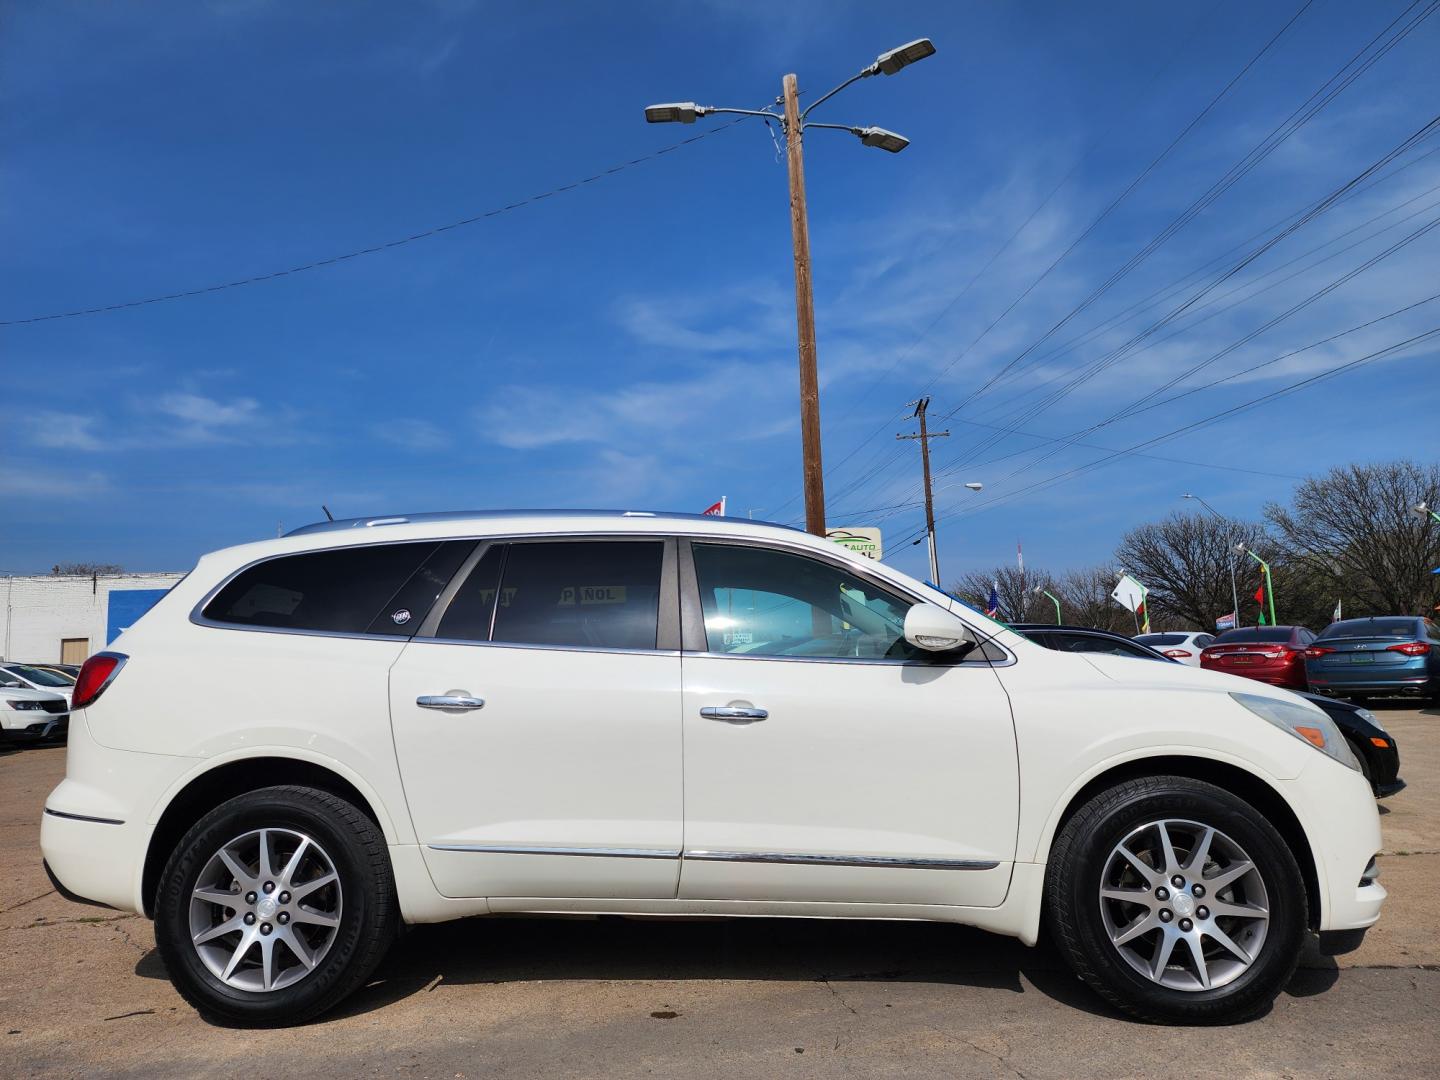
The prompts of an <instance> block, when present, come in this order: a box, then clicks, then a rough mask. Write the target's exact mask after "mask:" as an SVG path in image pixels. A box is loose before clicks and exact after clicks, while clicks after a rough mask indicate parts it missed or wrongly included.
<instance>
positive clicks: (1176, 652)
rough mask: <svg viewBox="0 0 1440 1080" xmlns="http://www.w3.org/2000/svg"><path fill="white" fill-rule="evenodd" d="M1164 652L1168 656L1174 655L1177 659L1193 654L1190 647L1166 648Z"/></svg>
mask: <svg viewBox="0 0 1440 1080" xmlns="http://www.w3.org/2000/svg"><path fill="white" fill-rule="evenodd" d="M1164 653H1165V655H1166V656H1169V657H1172V658H1173V659H1175V660H1182V659H1184V658H1185V657H1187V656H1189V655H1191V653H1190V650H1189V649H1165V650H1164Z"/></svg>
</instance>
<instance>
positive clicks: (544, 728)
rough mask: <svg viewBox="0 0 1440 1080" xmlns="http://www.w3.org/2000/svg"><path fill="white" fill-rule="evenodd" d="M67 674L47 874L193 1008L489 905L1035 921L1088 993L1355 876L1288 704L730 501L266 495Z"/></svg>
mask: <svg viewBox="0 0 1440 1080" xmlns="http://www.w3.org/2000/svg"><path fill="white" fill-rule="evenodd" d="M75 704H76V706H77V708H76V711H75V714H74V717H75V720H74V724H73V727H72V730H71V733H70V748H69V758H68V763H67V772H66V777H65V779H64V781H63V782H62V783H61V784H60V785H59V786H58V787H57V788H56V789H55V790H54V791H53V792H51V794H50V796H49V797H48V799H47V800H46V804H45V810H44V815H43V823H42V828H41V846H42V848H43V851H44V857H45V860H46V864H47V866H48V868H49V871H50V873H51V875H52V878H53V879H54V880H55V882H56V884H57V887H58V888H59V889H60V890H61V891H62V892H64V893H65V894H66V895H68V896H71V897H72V898H73V897H83V898H86V899H89V900H92V901H95V902H98V903H101V904H106V905H109V906H111V907H114V908H118V909H121V910H125V911H140V912H144V913H145V914H146V915H148V916H150V917H152V918H153V919H154V920H155V935H156V940H157V943H158V946H159V949H160V952H161V955H162V957H163V958H164V961H165V964H166V967H167V968H168V970H169V972H170V975H171V978H172V979H173V980H174V982H175V985H176V986H177V988H178V989H179V990H180V992H181V993H182V994H183V995H184V996H185V997H186V998H187V999H188V1000H189V1001H190V1002H191V1003H192V1004H194V1005H195V1006H196V1007H197V1008H199V1009H200V1010H201V1011H202V1012H204V1013H206V1014H207V1015H209V1016H212V1017H217V1018H222V1019H224V1020H226V1021H229V1022H239V1023H253V1024H271V1025H273V1024H287V1023H297V1022H301V1021H304V1020H306V1019H308V1018H310V1017H313V1016H316V1015H318V1014H319V1013H321V1012H322V1011H324V1010H325V1009H328V1008H330V1007H331V1006H333V1005H334V1004H335V1003H336V1002H338V1001H339V1000H340V999H341V998H343V997H344V996H345V995H346V994H348V993H350V992H351V991H352V990H354V989H355V988H356V987H358V986H360V985H361V984H362V983H363V982H364V981H365V979H366V978H367V977H368V976H369V974H370V972H371V971H372V970H373V969H374V968H375V966H376V964H378V963H379V961H380V959H381V957H382V956H383V954H384V953H385V950H386V949H387V948H388V947H389V946H390V943H391V941H392V940H393V939H394V938H395V936H396V933H397V930H398V929H399V926H400V924H401V923H402V922H403V923H429V922H440V921H443V920H448V919H458V918H464V917H467V916H474V915H501V914H507V913H513V912H524V913H532V914H533V913H564V914H573V913H603V912H608V913H618V914H634V915H647V916H653V915H686V916H694V915H705V916H713V915H767V916H812V917H813V916H822V917H844V918H856V919H862V918H883V919H929V920H940V921H946V922H955V923H963V924H967V925H970V926H977V927H982V928H984V929H986V930H992V931H995V932H998V933H1001V934H1008V935H1012V936H1014V937H1018V938H1020V939H1021V940H1023V941H1025V942H1027V943H1031V944H1033V943H1034V942H1035V940H1036V939H1037V937H1038V936H1039V934H1040V929H1041V924H1042V922H1044V923H1047V924H1048V925H1049V927H1050V928H1051V930H1052V931H1053V933H1054V936H1055V938H1056V940H1057V941H1058V942H1059V944H1060V947H1061V949H1062V951H1063V953H1064V954H1065V956H1066V957H1067V958H1068V959H1069V961H1070V962H1071V964H1072V965H1073V966H1074V968H1075V970H1076V972H1077V973H1078V974H1079V975H1080V976H1081V977H1082V978H1083V979H1084V980H1085V981H1086V982H1088V983H1089V984H1090V985H1091V986H1092V987H1094V988H1095V989H1096V990H1097V991H1098V992H1099V993H1100V994H1102V995H1103V996H1104V997H1105V998H1107V999H1108V1000H1109V1001H1111V1002H1113V1003H1114V1004H1115V1005H1117V1006H1119V1007H1120V1008H1122V1009H1125V1010H1127V1011H1129V1012H1130V1013H1132V1014H1134V1015H1136V1016H1140V1017H1144V1018H1147V1019H1151V1020H1157V1021H1181V1022H1186V1021H1194V1022H1206V1021H1216V1020H1222V1019H1223V1020H1234V1019H1240V1018H1243V1017H1247V1016H1251V1015H1254V1014H1255V1013H1257V1012H1258V1011H1261V1010H1263V1009H1264V1008H1265V1007H1266V1006H1267V1005H1268V1004H1269V1002H1270V1001H1271V1000H1272V999H1273V998H1274V997H1275V995H1276V994H1277V993H1278V992H1279V990H1280V988H1281V987H1283V986H1284V985H1285V983H1286V981H1287V980H1288V979H1289V977H1290V974H1291V972H1292V971H1293V970H1294V968H1295V966H1296V962H1297V961H1298V959H1299V956H1300V950H1301V946H1302V944H1303V942H1304V940H1305V939H1306V936H1307V934H1308V933H1310V932H1312V931H1313V932H1319V933H1320V934H1321V936H1322V941H1321V944H1322V946H1325V947H1328V948H1331V949H1339V948H1343V947H1345V946H1347V945H1353V944H1355V942H1356V939H1357V937H1358V936H1359V935H1360V934H1362V933H1363V931H1364V929H1365V928H1366V927H1368V926H1370V925H1371V924H1372V923H1374V922H1375V921H1376V919H1377V918H1378V917H1379V914H1380V907H1381V904H1382V902H1383V901H1384V899H1385V889H1384V887H1383V886H1381V885H1380V884H1379V883H1378V881H1377V880H1376V877H1377V873H1378V872H1377V869H1376V865H1375V859H1374V856H1375V854H1376V852H1378V851H1379V850H1380V824H1379V819H1378V817H1377V813H1376V809H1375V802H1374V799H1373V797H1372V796H1371V792H1370V789H1369V787H1368V786H1367V784H1366V783H1365V780H1364V778H1363V777H1362V776H1361V774H1360V772H1359V769H1358V768H1357V765H1356V762H1355V760H1354V758H1353V757H1352V756H1351V752H1350V750H1349V748H1348V746H1347V744H1346V742H1345V739H1344V737H1343V736H1342V735H1341V734H1340V733H1339V732H1338V731H1337V730H1336V729H1335V727H1334V726H1333V725H1332V723H1331V721H1330V720H1329V719H1328V717H1327V716H1326V715H1325V714H1324V713H1323V712H1321V711H1320V710H1319V709H1317V708H1315V707H1314V706H1312V705H1310V704H1309V703H1307V702H1304V701H1302V700H1300V699H1298V698H1296V697H1294V696H1292V695H1291V694H1289V693H1287V692H1285V691H1283V690H1278V689H1275V688H1273V687H1269V686H1264V685H1259V684H1256V683H1254V682H1251V681H1249V680H1244V679H1239V678H1235V677H1231V676H1227V675H1223V674H1221V673H1217V672H1209V671H1195V670H1192V669H1189V668H1185V667H1181V666H1180V665H1176V664H1136V663H1134V662H1133V661H1132V660H1128V659H1125V658H1122V657H1107V656H1094V655H1081V654H1066V653H1057V652H1052V651H1050V650H1048V649H1045V648H1042V647H1040V646H1038V645H1035V644H1033V643H1031V642H1028V641H1026V640H1025V639H1024V638H1022V637H1020V636H1019V635H1017V634H1014V633H1012V632H1010V631H1008V630H1007V629H1006V628H1005V627H1003V626H1001V625H1000V624H998V623H995V622H991V621H990V620H988V619H986V618H984V617H983V616H981V615H978V614H977V613H976V612H974V611H972V610H970V609H968V608H966V607H964V606H963V605H961V604H960V603H958V602H956V601H953V600H952V599H951V598H950V597H948V596H946V595H944V594H942V593H939V592H937V591H935V590H934V589H932V588H930V587H929V586H926V585H923V584H921V583H920V582H918V581H915V580H914V579H912V578H909V577H907V576H905V575H904V574H901V573H899V572H898V571H895V570H893V569H891V568H889V567H887V566H885V565H883V564H880V563H875V562H872V561H869V560H866V559H863V558H861V557H859V556H856V555H852V554H850V553H849V552H847V551H845V550H844V549H843V548H841V547H839V546H838V545H836V544H834V543H831V542H829V541H827V540H824V539H821V538H817V537H814V536H810V535H808V534H806V533H801V532H797V531H794V530H791V529H786V528H782V527H779V526H772V525H764V524H760V523H751V522H745V521H735V520H728V519H718V518H713V517H702V516H687V515H657V514H648V513H644V514H640V513H618V512H615V513H604V512H573V513H569V512H566V513H561V512H554V513H545V512H516V513H511V514H437V515H420V516H415V517H408V518H407V517H394V518H380V519H368V520H367V519H361V520H354V521H337V522H334V523H333V524H332V523H322V524H319V525H314V526H308V527H306V528H303V529H299V530H297V531H296V532H294V533H291V534H290V535H288V536H286V537H284V538H281V539H276V540H267V541H264V542H261V543H256V544H249V545H246V546H243V547H236V548H230V549H228V550H225V551H219V552H216V553H214V554H211V555H207V556H205V557H204V558H202V559H201V560H200V562H199V564H198V565H197V566H196V568H195V570H194V571H193V572H192V573H191V574H190V575H189V576H188V577H187V578H185V580H184V581H182V582H181V583H179V584H178V585H176V586H175V587H174V589H172V590H171V591H170V592H169V593H168V594H167V595H166V596H165V598H164V599H162V600H161V601H160V602H159V603H158V604H157V605H156V606H155V607H154V608H153V609H152V610H151V611H150V612H149V613H148V614H147V615H145V616H144V617H143V618H142V619H140V620H139V621H138V622H137V623H136V624H135V625H134V626H132V627H131V628H130V629H129V630H127V631H126V632H125V633H124V634H123V635H122V636H121V637H120V638H119V639H118V640H117V641H116V642H115V643H114V646H113V648H112V650H111V651H109V652H106V653H103V654H99V655H97V656H94V657H92V658H91V659H90V660H89V661H88V662H87V663H86V664H85V668H84V670H83V672H82V673H81V676H80V679H79V682H78V684H77V687H76V696H75Z"/></svg>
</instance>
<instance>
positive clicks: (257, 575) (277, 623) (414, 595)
mask: <svg viewBox="0 0 1440 1080" xmlns="http://www.w3.org/2000/svg"><path fill="white" fill-rule="evenodd" d="M473 547H474V541H473V540H472V541H450V542H446V543H440V542H436V541H434V540H431V541H427V542H425V543H417V544H375V545H367V546H363V547H347V548H337V549H332V550H330V551H311V552H305V553H303V554H299V555H285V556H281V557H280V558H277V559H269V560H267V561H265V562H262V563H257V564H256V565H254V566H252V567H250V568H249V569H247V570H243V571H241V572H240V573H239V574H237V575H236V576H235V577H234V578H232V579H231V580H230V582H229V583H228V584H227V585H226V586H225V587H224V588H222V589H221V590H220V591H219V592H218V593H216V594H215V596H214V598H213V599H211V601H210V602H209V603H208V604H206V605H205V610H204V616H205V618H207V619H212V620H214V621H215V622H223V623H230V624H232V625H237V626H254V627H268V628H272V629H280V630H311V631H322V632H327V633H338V634H364V633H386V634H398V635H402V636H409V635H410V634H413V633H414V632H415V630H416V629H417V628H418V627H419V625H420V622H421V621H422V620H423V619H424V618H425V614H426V612H428V611H429V610H430V605H431V604H432V603H433V602H434V599H435V594H436V593H438V591H439V588H443V587H444V586H443V585H441V586H439V587H435V586H434V583H433V581H431V580H430V578H431V577H434V576H437V575H439V574H441V573H443V572H444V566H446V565H449V564H451V563H452V562H453V563H454V565H457V566H458V565H459V561H460V560H462V559H463V558H464V556H465V554H466V552H468V551H469V550H470V549H473ZM427 572H428V576H427ZM453 572H454V568H453V566H452V567H451V569H450V570H449V572H448V573H445V574H444V576H445V578H446V580H447V581H448V580H449V574H451V573H453ZM412 582H413V583H414V584H413V585H412ZM392 601H393V603H392Z"/></svg>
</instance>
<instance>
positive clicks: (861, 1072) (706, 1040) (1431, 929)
mask: <svg viewBox="0 0 1440 1080" xmlns="http://www.w3.org/2000/svg"><path fill="white" fill-rule="evenodd" d="M1379 711H1382V719H1383V720H1384V721H1385V722H1386V724H1387V726H1389V727H1390V728H1391V730H1392V732H1393V733H1394V734H1395V736H1396V738H1397V739H1399V741H1400V747H1401V759H1402V765H1403V767H1402V774H1403V775H1404V776H1405V778H1406V779H1407V780H1408V781H1409V782H1410V787H1409V789H1408V790H1406V791H1404V792H1402V793H1401V794H1399V795H1397V796H1395V797H1394V798H1392V799H1389V800H1387V801H1386V803H1385V804H1384V806H1383V807H1382V814H1383V819H1382V820H1383V822H1384V827H1385V854H1386V858H1385V859H1384V861H1383V874H1384V876H1383V878H1382V880H1383V881H1384V883H1385V884H1386V886H1387V887H1388V888H1389V889H1390V892H1391V898H1390V902H1389V904H1388V905H1387V907H1386V912H1385V916H1384V918H1383V919H1382V920H1381V923H1380V925H1379V926H1378V927H1377V928H1376V929H1375V930H1373V931H1372V932H1371V933H1370V935H1369V937H1368V938H1367V940H1366V943H1365V945H1364V947H1363V948H1362V949H1361V950H1360V951H1359V952H1357V953H1354V954H1352V955H1350V956H1345V957H1341V958H1339V959H1338V961H1335V960H1328V959H1324V958H1321V957H1318V956H1312V957H1309V958H1307V960H1306V962H1305V964H1304V965H1303V967H1302V970H1301V971H1300V972H1299V973H1298V974H1297V975H1296V976H1295V979H1294V980H1293V981H1292V982H1291V984H1290V986H1289V988H1288V989H1287V991H1286V992H1285V993H1284V994H1283V995H1282V996H1281V997H1280V999H1279V1000H1278V1001H1277V1003H1276V1005H1275V1008H1274V1009H1273V1010H1272V1011H1271V1012H1270V1013H1269V1014H1268V1015H1267V1016H1265V1017H1263V1018H1261V1019H1259V1020H1257V1021H1254V1022H1253V1023H1250V1024H1246V1025H1243V1026H1240V1027H1232V1028H1222V1029H1209V1030H1195V1029H1191V1030H1183V1029H1157V1028H1152V1027H1147V1026H1145V1025H1141V1024H1135V1023H1131V1022H1130V1021H1128V1020H1124V1019H1122V1018H1120V1017H1118V1016H1116V1015H1114V1014H1112V1013H1111V1012H1109V1011H1108V1010H1106V1009H1105V1008H1104V1007H1102V1006H1101V1005H1100V1003H1099V1002H1098V1001H1097V1000H1095V999H1094V998H1093V997H1091V996H1090V994H1089V993H1088V992H1086V991H1085V990H1084V989H1083V988H1082V987H1081V986H1080V985H1079V984H1078V983H1077V982H1076V981H1075V980H1074V978H1073V977H1072V976H1070V974H1069V973H1068V972H1067V971H1066V970H1065V969H1064V968H1063V966H1062V964H1061V962H1060V960H1059V958H1058V957H1057V956H1056V955H1055V953H1054V952H1053V951H1052V950H1050V949H1049V948H1046V947H1044V946H1042V947H1041V948H1038V949H1026V948H1024V947H1023V946H1021V945H1019V944H1018V943H1015V942H1012V941H1009V940H1006V939H1003V938H997V937H991V936H989V935H985V934H981V933H978V932H974V931H969V930H966V929H963V928H957V927H949V926H933V925H927V924H920V923H872V924H864V923H844V922H818V921H815V922H807V921H799V920H776V919H752V920H735V921H730V922H675V921H668V920H648V921H629V920H614V919H601V920H581V919H576V920H563V921H562V920H538V919H491V920H472V921H469V922H463V923H451V924H448V925H443V926H434V927H425V928H420V929H418V930H416V931H413V932H412V933H411V934H409V936H408V937H407V938H406V939H405V940H403V941H402V942H401V944H400V946H399V947H398V948H397V949H396V950H394V951H393V952H392V953H391V956H390V959H389V960H388V961H387V962H386V963H385V964H384V966H382V968H381V969H380V971H379V973H378V974H377V976H376V978H375V980H374V981H373V983H372V984H371V985H370V986H369V987H367V988H366V989H365V990H363V991H361V992H360V993H359V994H357V995H356V996H355V997H354V998H352V999H351V1000H350V1001H349V1002H347V1003H346V1005H345V1006H344V1007H343V1008H342V1011H341V1012H339V1013H338V1014H335V1015H332V1016H330V1017H327V1018H325V1019H324V1020H323V1021H321V1022H320V1023H317V1024H314V1025H311V1026H310V1027H308V1028H303V1029H290V1030H283V1031H276V1032H264V1033H254V1032H246V1031H239V1030H229V1029H224V1028H217V1027H212V1026H210V1025H208V1024H206V1023H204V1022H203V1021H201V1020H200V1019H199V1018H198V1017H197V1016H196V1015H195V1014H194V1012H192V1011H191V1010H190V1008H189V1007H188V1006H186V1005H185V1004H184V1003H183V1002H182V1001H181V1000H180V999H179V997H177V996H176V994H175V993H174V991H173V990H171V988H170V984H169V983H168V982H167V981H166V979H165V973H164V970H163V969H162V967H161V964H160V961H159V958H158V956H157V955H156V953H155V948H154V938H153V935H152V933H151V928H150V924H149V923H148V922H147V921H145V920H144V919H142V918H140V917H138V916H133V915H121V914H119V913H117V912H111V911H106V910H103V909H99V908H93V907H83V906H80V905H75V904H70V903H68V902H66V901H65V900H63V899H61V898H60V897H59V896H58V895H56V894H55V893H54V892H53V891H52V890H51V889H50V887H49V884H48V882H47V881H46V879H45V876H44V873H43V872H42V870H41V868H40V855H39V848H38V832H39V829H38V820H39V815H40V808H41V804H42V802H43V800H44V797H45V794H46V793H47V792H48V791H49V790H50V788H51V787H52V786H53V785H54V784H55V783H56V781H57V780H58V779H59V777H60V775H61V773H62V772H63V770H64V751H62V750H23V751H17V752H10V753H5V752H0V1033H3V1034H0V1076H5V1077H11V1076H78V1075H90V1074H94V1073H95V1072H104V1073H106V1074H108V1075H118V1076H131V1075H134V1076H146V1077H163V1076H244V1077H246V1078H247V1080H262V1078H268V1077H275V1078H289V1077H294V1076H299V1075H305V1076H347V1077H348V1076H404V1077H447V1078H456V1077H522V1076H527V1077H528V1076H535V1077H541V1076H543V1077H547V1078H548V1077H568V1076H577V1077H579V1076H584V1077H590V1076H642V1075H647V1076H678V1075H682V1074H685V1075H697V1076H705V1077H723V1076H735V1077H769V1076H794V1077H808V1076H846V1077H868V1076H896V1075H906V1076H931V1075H933V1076H946V1077H957V1076H1010V1077H1026V1078H1032V1080H1033V1078H1040V1077H1071V1076H1086V1075H1104V1076H1113V1077H1121V1076H1139V1075H1145V1076H1154V1075H1157V1074H1172V1073H1175V1072H1178V1073H1179V1074H1181V1075H1185V1076H1197V1075H1215V1074H1228V1075H1230V1076H1275V1077H1280V1076H1284V1077H1293V1076H1349V1075H1366V1076H1392V1075H1393V1076H1421V1075H1432V1076H1433V1075H1440V933H1437V925H1440V924H1437V919H1436V911H1437V908H1436V904H1435V897H1437V896H1440V710H1433V709H1432V710H1427V711H1425V712H1419V711H1415V710H1403V709H1388V710H1379Z"/></svg>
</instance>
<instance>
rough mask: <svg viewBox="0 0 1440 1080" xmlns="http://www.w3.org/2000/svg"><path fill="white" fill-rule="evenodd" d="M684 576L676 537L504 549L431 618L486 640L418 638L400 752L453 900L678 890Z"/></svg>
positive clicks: (403, 694)
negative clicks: (676, 626)
mask: <svg viewBox="0 0 1440 1080" xmlns="http://www.w3.org/2000/svg"><path fill="white" fill-rule="evenodd" d="M662 551H663V569H662ZM674 576H675V569H674V554H673V545H667V544H665V543H664V542H663V541H648V540H646V541H641V542H634V541H631V542H620V541H616V542H609V541H603V540H592V541H579V542H577V541H574V540H555V541H549V542H540V541H535V542H512V543H508V544H505V545H495V546H492V547H491V548H489V549H486V550H485V551H484V552H477V553H476V556H475V561H474V565H473V568H470V569H469V570H468V577H466V579H465V581H464V582H463V583H461V584H460V585H458V586H457V587H455V588H454V589H453V590H452V592H451V594H450V595H449V596H446V597H444V598H443V599H442V602H441V604H442V606H443V608H444V610H443V611H437V613H436V616H435V618H434V619H433V620H431V622H433V625H434V627H435V628H437V629H438V630H439V631H440V632H441V633H443V634H453V635H456V636H457V637H458V636H468V637H470V638H485V639H487V640H484V641H466V642H461V641H457V640H449V639H433V638H429V637H424V636H417V637H416V638H415V639H414V640H413V641H412V642H411V643H410V644H409V645H408V646H407V647H406V649H405V652H404V653H403V654H402V655H401V657H400V658H399V660H398V661H397V662H396V663H395V665H394V667H393V668H392V669H391V672H390V709H391V718H392V723H393V726H394V733H395V750H396V754H397V756H398V758H399V762H400V769H401V775H402V777H403V779H404V782H405V792H406V798H407V800H408V802H409V806H410V814H411V817H412V819H413V821H414V823H415V831H416V834H417V835H418V837H419V839H420V843H421V844H422V845H423V850H424V854H425V859H426V862H427V864H428V865H429V867H430V871H431V874H432V876H433V877H434V880H435V884H436V886H437V887H438V888H439V890H440V892H441V893H443V894H444V895H446V896H535V897H616V898H670V897H673V896H674V895H675V891H676V885H677V879H678V875H679V854H680V846H681V837H682V812H683V805H682V798H681V781H682V774H681V741H680V740H681V727H680V716H679V711H678V710H679V703H680V656H679V652H678V649H668V650H661V649H659V648H657V644H660V643H661V642H659V641H657V620H658V621H659V623H663V622H664V621H665V620H663V619H660V618H659V615H658V614H657V612H664V611H665V610H666V609H667V607H669V608H673V607H674V605H675V603H676V602H675V589H674ZM667 582H668V584H667ZM669 621H670V623H671V624H672V626H673V622H674V614H673V611H672V614H671V618H670V620H669ZM430 632H432V629H431V628H430V627H428V626H427V628H426V629H425V630H424V631H423V633H427V634H428V633H430ZM507 636H508V637H509V638H510V640H508V641H507V640H503V639H505V638H506V637H507ZM662 636H663V635H662ZM517 639H518V640H517ZM421 698H428V699H430V700H429V701H427V702H426V703H425V704H424V705H422V704H421V703H420V699H421ZM437 698H438V699H440V700H435V699H437ZM457 699H458V700H457ZM465 699H469V700H465Z"/></svg>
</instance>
